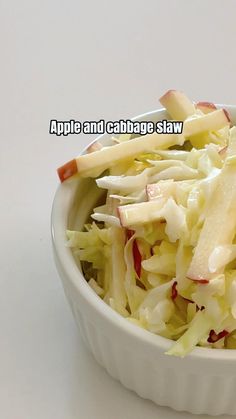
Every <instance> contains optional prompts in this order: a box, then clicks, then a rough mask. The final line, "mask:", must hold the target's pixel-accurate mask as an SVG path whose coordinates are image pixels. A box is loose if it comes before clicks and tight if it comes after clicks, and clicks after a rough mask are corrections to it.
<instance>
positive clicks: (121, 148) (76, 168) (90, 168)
mask: <svg viewBox="0 0 236 419" xmlns="http://www.w3.org/2000/svg"><path fill="white" fill-rule="evenodd" d="M183 142H184V137H183V136H182V135H177V134H157V133H154V134H147V135H144V136H142V137H138V138H134V139H133V140H129V141H125V142H123V143H119V144H115V145H113V146H110V147H103V148H102V149H101V150H98V151H93V152H92V153H88V154H83V155H82V156H78V157H76V158H75V159H73V160H71V161H70V162H68V163H66V164H64V165H63V166H61V167H60V168H59V169H58V175H59V177H60V180H61V181H62V182H63V181H64V180H66V179H68V178H69V177H71V176H74V175H75V174H77V173H78V175H80V176H82V177H97V176H99V175H100V174H101V173H102V172H103V171H104V170H105V169H109V168H111V167H112V166H114V165H115V164H116V163H117V162H119V161H121V160H129V159H133V158H135V157H137V156H138V155H139V154H142V153H145V152H148V151H150V150H152V149H154V150H155V149H167V148H169V147H170V146H173V145H176V144H178V145H183Z"/></svg>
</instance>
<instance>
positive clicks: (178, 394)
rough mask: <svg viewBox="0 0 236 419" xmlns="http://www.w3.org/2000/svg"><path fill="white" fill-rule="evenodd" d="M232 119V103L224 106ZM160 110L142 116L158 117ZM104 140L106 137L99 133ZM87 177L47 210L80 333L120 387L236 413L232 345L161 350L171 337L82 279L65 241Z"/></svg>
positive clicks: (76, 220)
mask: <svg viewBox="0 0 236 419" xmlns="http://www.w3.org/2000/svg"><path fill="white" fill-rule="evenodd" d="M227 108H228V110H229V111H230V112H231V115H232V116H233V120H234V121H236V110H235V107H227ZM165 117H166V114H165V113H164V112H163V111H155V112H152V113H150V114H146V115H144V116H141V117H140V118H139V119H142V120H145V119H146V120H154V121H157V120H159V119H163V118H165ZM102 142H103V144H106V143H107V138H106V137H104V138H102ZM91 188H92V184H91V181H89V180H87V179H86V180H83V181H82V180H79V181H78V182H73V181H72V182H69V181H68V182H65V183H64V184H62V185H61V186H60V187H59V188H58V191H57V193H56V196H55V199H54V204H53V211H52V241H53V248H54V256H55V262H56V266H57V269H58V272H59V274H60V276H61V279H62V282H63V286H64V290H65V294H66V296H67V298H68V301H69V303H70V306H71V309H72V312H73V314H74V317H75V320H76V323H77V325H78V328H79V330H80V333H81V335H82V337H83V339H84V341H85V343H86V345H87V347H88V349H89V350H90V351H91V352H92V353H93V355H94V357H95V358H96V360H97V361H98V362H99V364H101V365H102V366H104V368H105V369H106V370H107V372H108V373H109V374H110V375H111V376H112V377H114V378H116V379H117V380H119V381H120V382H121V383H122V384H123V385H124V386H125V387H127V388H128V389H130V390H133V391H135V392H136V393H137V394H138V395H139V396H141V397H143V398H146V399H150V400H152V401H153V402H155V403H157V404H158V405H162V406H169V407H171V408H173V409H176V410H179V411H188V412H191V413H196V414H210V415H220V414H230V415H235V414H236V395H235V394H236V390H235V389H236V350H218V349H217V350H213V349H206V348H195V349H194V350H193V352H192V353H191V354H189V355H188V356H186V357H185V358H177V357H173V356H168V355H166V354H165V352H166V350H168V348H169V347H170V345H171V344H172V343H171V341H169V340H167V339H164V338H162V337H160V336H156V335H153V334H151V333H149V332H147V331H145V330H143V329H141V328H139V327H137V326H134V325H132V324H131V323H129V322H128V321H127V320H126V319H123V318H122V317H121V316H119V315H118V314H117V313H116V312H114V311H113V310H112V309H111V308H110V307H108V306H107V305H106V304H105V303H104V302H103V301H102V300H101V299H100V298H99V297H98V296H97V295H96V294H95V293H94V292H93V291H92V290H91V288H90V287H89V286H88V284H87V283H86V281H85V279H84V277H83V275H82V272H81V269H80V266H79V263H78V261H75V259H74V258H73V255H72V253H71V251H70V249H68V248H66V246H65V240H66V238H65V230H66V229H67V228H74V229H77V228H78V229H80V228H81V227H82V226H83V225H84V222H85V221H86V218H87V216H88V214H90V213H91V209H92V208H93V207H94V206H95V205H94V204H95V201H96V200H97V199H98V195H97V191H96V190H93V191H92V192H91V193H90V194H89V191H91Z"/></svg>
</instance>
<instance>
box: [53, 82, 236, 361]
mask: <svg viewBox="0 0 236 419" xmlns="http://www.w3.org/2000/svg"><path fill="white" fill-rule="evenodd" d="M160 102H161V104H162V105H163V106H164V107H165V108H166V110H167V113H168V115H169V116H170V119H173V120H181V121H183V133H182V134H178V135H177V134H171V135H168V134H163V135H160V134H149V135H145V136H141V137H138V138H131V136H130V135H122V136H120V137H119V138H115V139H113V142H114V145H111V146H109V147H103V146H102V145H101V144H100V143H98V142H97V143H94V144H93V145H92V146H90V147H89V149H88V150H87V154H84V155H82V156H79V157H77V158H76V159H73V160H72V161H70V162H69V163H66V164H65V165H64V166H62V167H60V168H59V169H58V174H59V177H60V179H61V181H65V180H66V179H68V178H71V177H73V178H74V179H76V178H78V177H79V176H81V177H92V178H94V182H96V184H97V186H98V187H99V188H101V189H102V190H104V191H105V199H104V202H103V204H102V205H99V206H98V207H96V208H94V210H93V213H92V214H91V219H92V221H91V222H90V223H88V224H86V225H85V226H84V230H83V231H69V230H68V231H67V232H66V234H67V239H68V240H67V246H69V247H71V248H72V251H73V252H74V254H75V255H76V256H77V257H79V259H80V261H81V262H82V266H83V271H84V275H85V278H86V280H87V281H88V284H89V285H90V286H91V288H92V289H93V290H94V291H95V292H96V294H97V295H98V296H99V297H101V298H102V299H103V300H104V301H105V302H106V303H107V304H108V305H109V306H110V307H111V308H112V309H114V310H115V311H116V312H118V313H119V314H120V315H121V316H123V317H125V318H126V319H127V320H128V321H130V322H132V323H133V324H135V325H137V326H140V327H142V328H144V329H146V330H148V331H150V332H152V333H155V334H158V335H160V336H163V337H166V338H169V339H172V340H173V341H175V342H173V345H172V347H171V348H170V349H169V351H168V352H167V353H168V354H170V355H178V356H185V355H186V354H187V353H189V352H190V351H191V350H192V349H193V348H194V347H195V346H196V345H199V346H203V347H211V348H236V237H235V234H236V127H231V125H230V117H229V114H228V112H227V111H225V110H223V109H216V106H215V105H214V104H211V103H208V102H200V103H198V104H194V103H192V102H191V101H190V100H189V99H188V98H187V97H186V96H185V95H184V94H183V93H182V92H178V91H174V90H171V91H168V92H167V93H166V94H165V95H164V96H163V97H162V98H161V99H160Z"/></svg>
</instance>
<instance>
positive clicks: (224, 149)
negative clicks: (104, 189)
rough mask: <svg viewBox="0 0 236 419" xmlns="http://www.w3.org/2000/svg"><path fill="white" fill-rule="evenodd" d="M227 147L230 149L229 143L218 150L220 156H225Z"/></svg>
mask: <svg viewBox="0 0 236 419" xmlns="http://www.w3.org/2000/svg"><path fill="white" fill-rule="evenodd" d="M227 149H228V146H227V145H226V146H225V147H222V148H221V149H220V150H219V151H218V154H219V155H220V156H224V154H225V153H226V151H227Z"/></svg>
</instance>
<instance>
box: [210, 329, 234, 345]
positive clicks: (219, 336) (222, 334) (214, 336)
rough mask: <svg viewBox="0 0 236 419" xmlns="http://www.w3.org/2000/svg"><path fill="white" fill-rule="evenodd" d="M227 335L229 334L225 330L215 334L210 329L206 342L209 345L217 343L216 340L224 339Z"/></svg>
mask: <svg viewBox="0 0 236 419" xmlns="http://www.w3.org/2000/svg"><path fill="white" fill-rule="evenodd" d="M228 334H229V332H228V331H227V330H222V332H220V333H215V331H214V330H213V329H212V330H211V331H210V333H209V337H208V339H207V342H209V343H215V342H218V340H220V339H222V338H224V337H225V336H227V335H228Z"/></svg>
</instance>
